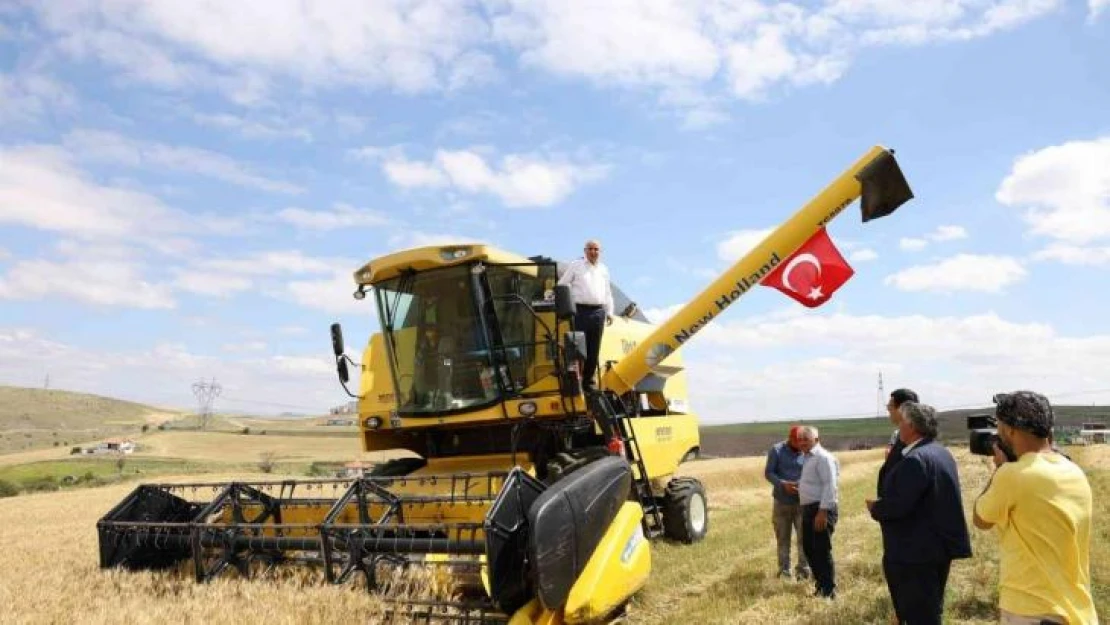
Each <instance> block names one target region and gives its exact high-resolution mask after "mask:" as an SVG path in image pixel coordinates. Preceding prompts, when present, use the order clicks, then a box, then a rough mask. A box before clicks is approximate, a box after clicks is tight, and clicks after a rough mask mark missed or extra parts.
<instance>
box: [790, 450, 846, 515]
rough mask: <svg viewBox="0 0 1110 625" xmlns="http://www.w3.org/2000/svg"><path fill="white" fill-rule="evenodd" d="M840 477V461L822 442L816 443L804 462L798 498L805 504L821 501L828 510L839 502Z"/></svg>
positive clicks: (822, 506) (822, 505)
mask: <svg viewBox="0 0 1110 625" xmlns="http://www.w3.org/2000/svg"><path fill="white" fill-rule="evenodd" d="M839 479H840V462H838V461H837V459H836V457H835V456H833V455H832V454H830V453H829V451H828V450H827V449H825V448H824V447H822V446H821V445H820V444H817V445H814V446H813V449H811V450H809V453H808V454H806V459H805V462H804V463H803V464H802V477H801V478H799V479H798V499H799V500H800V501H801V504H802V505H803V506H804V505H806V504H811V503H817V502H821V505H820V506H819V508H821V509H822V510H828V509H830V508H832V507H833V506H835V505H836V504H837V499H838V498H839V497H838V495H839V493H838V492H837V490H838V489H837V486H838V485H837V482H838V481H839Z"/></svg>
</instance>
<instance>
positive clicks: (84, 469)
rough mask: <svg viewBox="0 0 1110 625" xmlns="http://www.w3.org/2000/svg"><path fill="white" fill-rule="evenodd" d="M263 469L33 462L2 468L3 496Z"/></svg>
mask: <svg viewBox="0 0 1110 625" xmlns="http://www.w3.org/2000/svg"><path fill="white" fill-rule="evenodd" d="M341 469H342V463H332V462H275V463H274V464H273V468H272V471H273V472H274V473H277V474H282V475H305V476H310V477H332V476H334V475H335V474H336V472H337V471H340V470H341ZM259 470H260V463H259V462H197V461H191V460H184V459H179V458H142V457H140V458H133V457H125V458H124V464H123V468H122V470H121V469H120V467H119V465H118V464H117V458H116V457H103V458H75V459H73V460H56V461H44V462H31V463H26V464H19V465H11V466H6V467H0V484H3V485H4V488H2V489H0V497H4V496H13V495H16V494H18V493H20V492H35V491H41V490H57V489H58V488H61V487H81V486H101V485H104V484H106V483H111V482H119V481H144V482H146V481H151V480H153V478H156V477H158V476H162V475H204V474H212V473H227V474H236V473H244V474H245V473H251V474H255V473H257V472H258V471H259ZM13 489H14V490H13Z"/></svg>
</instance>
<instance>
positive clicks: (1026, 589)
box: [974, 391, 1098, 625]
mask: <svg viewBox="0 0 1110 625" xmlns="http://www.w3.org/2000/svg"><path fill="white" fill-rule="evenodd" d="M994 401H995V404H997V406H996V408H995V415H996V417H997V418H998V438H999V439H1000V442H1001V444H1002V445H1003V446H1005V447H1008V448H1009V449H1010V450H1012V452H1013V454H1014V457H1016V458H1017V460H1016V461H1014V462H1007V459H1006V456H1005V454H1004V453H1003V452H1002V450H1001V449H1000V448H999V445H998V444H996V445H995V454H994V464H995V466H996V467H997V470H996V471H995V473H994V475H993V476H992V477H991V480H990V482H988V484H987V487H986V489H985V490H984V491H983V493H982V494H981V495H979V499H978V500H976V502H975V514H974V523H975V527H978V528H979V529H984V530H987V529H990V528H992V527H997V528H998V533H999V538H1000V541H1001V542H1000V545H999V551H1000V552H1001V557H1000V560H1001V561H1000V563H999V568H1000V573H999V588H998V595H999V597H998V603H999V608H1000V610H1001V613H1002V619H1001V622H1002V623H1005V624H1014V625H1025V624H1038V623H1061V624H1064V623H1066V624H1069V625H1079V624H1082V625H1097V623H1098V615H1097V614H1096V613H1095V606H1094V600H1093V599H1092V597H1091V575H1090V564H1089V555H1090V553H1089V550H1090V540H1091V509H1092V500H1091V487H1090V484H1089V483H1088V482H1087V476H1086V475H1085V474H1084V473H1083V470H1082V469H1081V468H1079V466H1077V465H1076V464H1074V463H1073V462H1071V461H1070V460H1068V459H1067V458H1066V457H1065V456H1063V455H1061V454H1060V453H1057V452H1056V451H1055V450H1054V449H1053V447H1052V442H1051V440H1050V437H1051V434H1052V425H1053V414H1052V406H1051V405H1050V404H1049V402H1048V399H1047V398H1046V397H1045V396H1044V395H1041V394H1039V393H1034V392H1031V391H1017V392H1014V393H1003V394H999V395H995V398H994Z"/></svg>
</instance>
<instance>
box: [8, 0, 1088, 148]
mask: <svg viewBox="0 0 1110 625" xmlns="http://www.w3.org/2000/svg"><path fill="white" fill-rule="evenodd" d="M1103 1H1104V0H1090V2H1091V8H1090V12H1091V15H1092V17H1093V16H1094V15H1095V14H1096V13H1098V12H1099V11H1101V9H1102V3H1103ZM28 4H29V5H30V6H31V7H32V10H33V11H34V12H35V13H37V15H38V17H39V20H38V21H39V23H40V24H41V25H42V27H43V28H44V29H45V30H46V31H47V32H48V33H49V34H50V35H52V36H53V39H52V40H50V42H49V43H48V44H47V45H48V46H49V49H50V52H54V53H61V54H64V55H68V56H69V57H70V58H74V59H78V60H87V59H94V60H98V61H100V62H102V63H104V64H106V65H107V66H109V67H111V68H115V69H116V70H118V71H119V72H120V74H121V75H122V76H123V77H124V78H126V79H129V80H137V81H143V82H146V83H149V84H152V85H156V86H159V87H163V88H167V89H209V90H213V91H216V92H218V93H221V94H225V95H227V96H228V97H230V98H231V99H233V100H234V101H237V102H240V103H245V104H256V103H259V102H265V101H266V100H267V99H268V98H269V97H270V94H269V91H270V89H271V88H272V85H275V84H280V83H282V82H286V81H288V80H289V79H292V80H294V81H299V82H300V83H302V84H304V85H306V86H308V87H309V88H311V89H316V88H317V87H321V86H322V87H332V86H347V85H354V86H359V87H363V86H369V87H382V88H386V89H391V90H395V91H400V92H405V93H416V92H426V91H431V90H439V91H444V92H449V91H452V90H456V89H461V88H465V87H467V86H470V85H477V84H484V83H487V82H489V81H491V80H496V79H498V75H499V73H500V71H501V69H499V68H498V64H497V61H496V56H497V55H500V54H504V53H506V52H507V53H508V54H509V55H510V56H512V57H515V58H513V59H512V60H510V61H509V62H508V63H507V65H510V66H517V67H521V68H524V69H525V70H537V69H538V70H541V71H544V72H548V73H551V74H554V75H556V76H559V77H569V78H578V79H584V80H587V81H590V82H591V83H593V84H596V85H598V86H601V87H603V88H613V87H617V88H634V89H645V90H648V91H650V92H653V93H654V94H656V95H657V102H658V104H659V105H661V106H663V107H665V108H673V109H677V110H678V112H679V113H680V115H681V117H682V118H683V120H684V125H686V126H687V127H693V128H698V127H705V126H707V125H711V124H713V123H718V122H719V121H721V120H723V119H727V117H728V115H727V112H726V111H724V110H723V107H722V106H719V103H718V101H719V100H721V99H728V98H740V99H746V100H758V99H762V98H765V97H767V95H768V94H770V93H773V92H774V91H775V90H776V89H777V88H781V87H804V86H807V85H812V84H821V83H829V82H832V81H835V80H837V79H838V78H839V77H840V76H841V75H843V74H844V73H846V72H847V71H848V70H849V69H850V67H851V64H852V62H853V61H854V58H855V57H856V56H858V55H859V54H861V53H866V52H867V51H868V49H869V48H875V47H882V46H907V45H924V44H928V43H930V42H936V41H959V40H967V39H972V38H978V37H984V36H988V35H990V34H992V33H995V32H998V31H1001V30H1006V29H1011V28H1015V27H1017V26H1019V25H1020V24H1023V23H1025V22H1028V21H1029V20H1032V19H1036V18H1038V17H1041V16H1043V15H1045V14H1047V13H1049V12H1052V11H1054V10H1056V9H1057V8H1058V7H1059V5H1060V1H1059V0H997V1H994V2H983V1H982V0H922V1H919V2H913V3H910V5H911V6H901V5H899V4H898V3H896V2H890V1H887V0H833V1H830V2H825V3H820V4H814V3H809V4H804V5H803V4H791V3H778V2H771V1H769V0H767V1H763V0H744V1H742V2H736V3H725V2H720V1H719V0H702V1H700V2H695V1H691V0H660V1H656V2H650V3H636V2H593V1H590V0H578V1H574V2H563V3H558V4H557V5H556V4H551V3H545V2H528V1H524V0H484V1H480V2H479V1H476V0H474V1H463V2H433V1H430V0H411V1H408V2H401V3H394V2H381V3H378V2H375V3H365V2H357V1H356V0H342V1H336V2H327V3H323V4H320V5H315V4H314V5H311V6H310V5H307V4H305V3H302V2H299V1H297V0H242V1H240V2H228V3H205V4H195V3H193V4H190V3H177V2H168V1H159V2H142V1H140V0H112V1H111V2H106V1H101V2H85V3H79V4H76V5H74V4H73V3H50V2H46V3H28ZM211 24H219V25H220V27H219V28H211V27H210V25H211ZM690 94H698V95H697V96H696V97H691V95H690Z"/></svg>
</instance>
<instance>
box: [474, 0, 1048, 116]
mask: <svg viewBox="0 0 1110 625" xmlns="http://www.w3.org/2000/svg"><path fill="white" fill-rule="evenodd" d="M910 5H912V6H909V7H903V6H902V5H900V4H899V3H896V2H889V1H885V0H846V1H833V2H828V3H823V5H822V6H820V7H817V6H812V5H807V6H802V5H798V4H789V3H773V2H760V1H758V0H749V1H745V2H739V3H722V2H715V1H706V2H689V1H683V0H671V1H661V2H652V3H647V4H644V3H632V2H604V3H598V2H589V1H588V0H584V1H581V2H571V3H561V4H559V5H557V6H556V5H552V4H549V3H542V2H526V1H524V0H500V1H499V2H496V3H492V6H493V7H495V8H494V9H493V14H494V17H493V21H492V24H493V34H494V38H495V39H496V40H497V41H499V42H502V43H504V44H506V45H508V46H510V47H512V48H515V49H517V50H519V52H520V60H521V62H522V63H523V64H524V65H525V66H527V67H534V68H540V69H543V70H546V71H549V72H552V73H555V74H557V75H561V76H571V77H582V78H586V79H588V80H590V81H592V82H594V83H595V84H598V85H601V86H605V87H611V86H624V87H635V88H643V87H647V88H651V89H655V90H656V91H657V92H658V93H659V94H660V103H661V104H663V105H665V106H666V105H668V101H669V100H674V99H675V98H673V97H672V95H671V94H673V93H675V92H678V93H686V92H690V91H695V92H702V93H705V92H712V91H714V90H715V89H716V87H717V85H722V86H723V87H725V88H726V89H727V91H728V93H729V94H731V95H732V96H733V97H736V98H740V99H749V100H758V99H762V98H764V97H766V95H767V94H768V93H770V92H771V91H772V89H773V88H775V87H778V86H805V85H811V84H820V83H828V82H832V81H834V80H836V79H838V78H839V77H840V76H841V75H842V74H844V73H845V72H846V71H847V70H848V68H849V67H850V64H851V62H852V60H853V57H854V56H856V55H857V54H858V53H859V52H860V51H861V50H862V49H864V48H867V47H877V46H905V45H921V44H926V43H929V42H932V41H945V40H960V39H970V38H975V37H982V36H986V35H989V34H991V33H993V32H996V31H999V30H1003V29H1006V28H1013V27H1015V26H1017V25H1019V24H1021V23H1023V22H1025V21H1028V20H1030V19H1034V18H1036V17H1039V16H1042V15H1044V14H1046V13H1048V12H1050V11H1052V10H1054V9H1055V8H1056V7H1057V6H1058V5H1059V2H1058V0H1003V1H1001V2H995V3H984V2H979V1H978V0H928V1H923V2H914V3H910ZM711 85H712V86H711ZM677 99H678V100H683V99H687V98H685V97H679V98H677ZM677 108H679V109H682V110H688V109H687V107H686V106H684V105H682V104H679V105H678V106H677ZM699 108H700V106H699ZM708 110H709V111H712V109H708ZM684 116H685V115H684ZM694 117H695V118H698V117H700V118H702V119H701V120H700V121H701V122H702V123H703V124H704V123H707V122H710V121H711V120H712V119H713V118H724V117H725V116H724V115H723V114H721V113H720V112H717V111H713V112H711V113H709V114H708V115H706V114H704V113H701V114H694ZM691 121H693V120H691V119H689V117H688V116H687V124H690V122H691ZM693 125H698V124H693Z"/></svg>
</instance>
